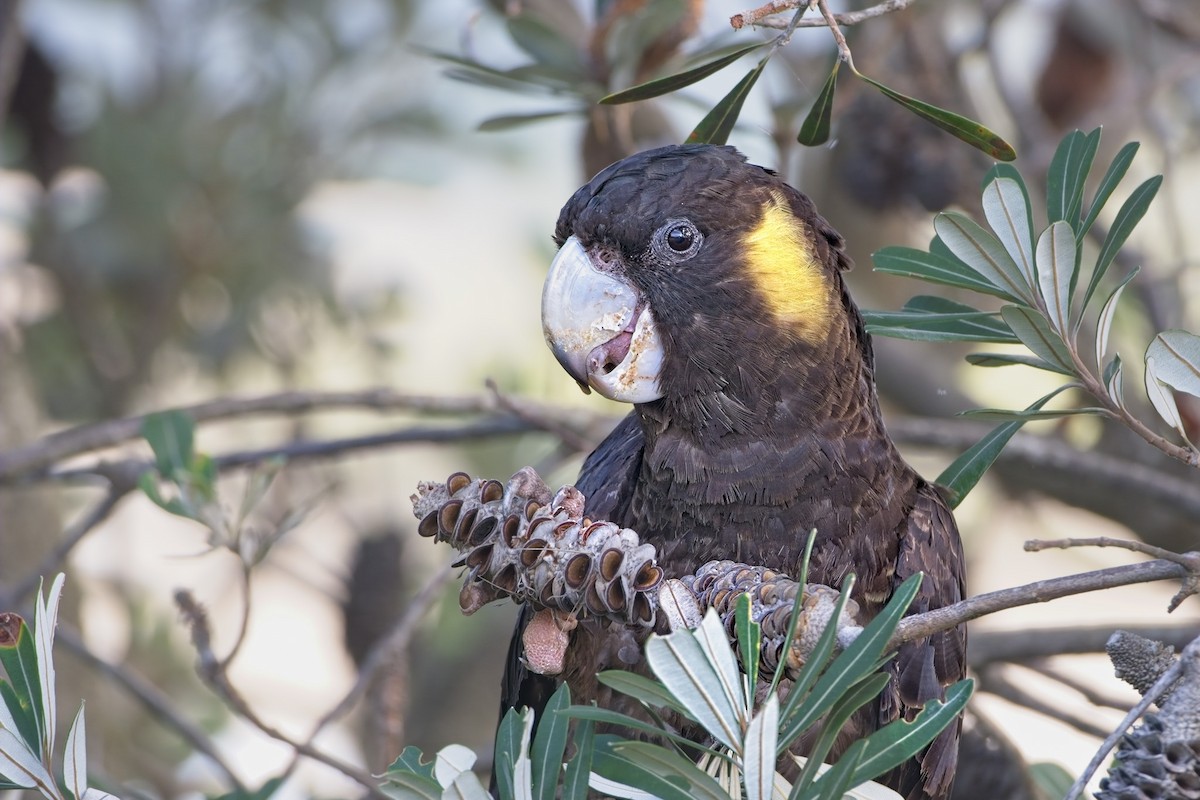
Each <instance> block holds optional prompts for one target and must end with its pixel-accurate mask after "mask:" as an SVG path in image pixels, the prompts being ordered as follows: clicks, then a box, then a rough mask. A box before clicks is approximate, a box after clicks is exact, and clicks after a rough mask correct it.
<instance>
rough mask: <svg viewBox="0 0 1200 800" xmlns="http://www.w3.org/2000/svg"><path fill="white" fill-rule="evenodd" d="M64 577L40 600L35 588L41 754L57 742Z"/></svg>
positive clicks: (34, 619) (60, 576) (34, 615)
mask: <svg viewBox="0 0 1200 800" xmlns="http://www.w3.org/2000/svg"><path fill="white" fill-rule="evenodd" d="M64 580H65V576H64V575H63V574H62V573H61V572H60V573H59V574H58V575H56V576H55V578H54V581H53V582H52V583H51V584H50V591H49V592H48V593H47V594H46V595H45V597H44V598H43V596H42V587H41V586H40V585H39V586H38V593H37V597H36V598H34V607H33V643H34V651H35V652H34V657H35V658H36V660H37V667H36V669H37V676H38V696H39V698H40V699H41V712H42V713H41V714H40V715H39V716H40V722H41V727H42V752H43V753H49V752H51V750H53V749H54V744H55V742H56V741H57V738H58V737H57V736H56V733H55V729H56V727H57V722H58V702H57V699H56V696H55V694H56V689H55V684H56V681H55V674H54V629H55V628H56V627H58V601H59V599H60V598H61V597H62V588H63V582H64Z"/></svg>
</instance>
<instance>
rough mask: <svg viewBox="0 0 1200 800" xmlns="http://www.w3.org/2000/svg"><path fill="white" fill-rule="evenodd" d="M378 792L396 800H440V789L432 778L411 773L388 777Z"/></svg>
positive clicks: (398, 773) (399, 773)
mask: <svg viewBox="0 0 1200 800" xmlns="http://www.w3.org/2000/svg"><path fill="white" fill-rule="evenodd" d="M379 788H380V791H382V792H383V793H384V794H386V795H387V796H388V797H394V798H396V800H441V798H442V791H443V790H442V787H441V785H439V784H438V782H437V781H435V780H434V779H433V778H426V777H424V776H422V775H417V774H416V773H412V772H397V773H395V774H394V775H389V776H388V778H387V783H385V784H383V785H382V786H380V787H379Z"/></svg>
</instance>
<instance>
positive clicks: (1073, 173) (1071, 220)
mask: <svg viewBox="0 0 1200 800" xmlns="http://www.w3.org/2000/svg"><path fill="white" fill-rule="evenodd" d="M1099 145H1100V129H1099V128H1097V129H1096V130H1094V131H1092V132H1091V133H1087V134H1085V133H1084V132H1083V131H1079V130H1076V131H1072V132H1071V133H1069V134H1068V135H1067V136H1065V137H1063V139H1062V141H1061V142H1059V144H1058V148H1057V149H1056V150H1055V151H1054V157H1053V158H1052V159H1051V161H1050V167H1049V169H1048V170H1047V172H1046V214H1047V216H1048V217H1049V218H1050V221H1051V222H1058V221H1060V220H1061V221H1065V222H1066V223H1067V224H1068V225H1070V226H1071V228H1072V233H1074V229H1075V227H1076V226H1077V225H1078V220H1079V210H1080V207H1081V205H1082V203H1083V187H1084V184H1085V183H1086V181H1087V176H1088V173H1089V172H1090V171H1091V168H1092V160H1093V159H1094V158H1095V157H1096V148H1097V147H1099Z"/></svg>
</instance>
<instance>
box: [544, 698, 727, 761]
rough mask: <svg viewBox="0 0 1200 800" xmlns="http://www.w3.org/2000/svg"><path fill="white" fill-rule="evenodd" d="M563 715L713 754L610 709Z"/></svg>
mask: <svg viewBox="0 0 1200 800" xmlns="http://www.w3.org/2000/svg"><path fill="white" fill-rule="evenodd" d="M564 713H566V715H567V716H569V717H572V718H574V719H583V720H587V721H588V722H600V723H604V724H606V725H616V726H620V727H622V728H632V729H633V730H638V731H642V732H644V733H649V734H653V735H654V736H655V737H661V738H664V739H670V740H671V741H673V742H675V743H677V744H680V745H682V746H684V747H688V748H691V749H693V750H707V751H709V752H715V751H713V750H710V749H709V748H706V747H703V746H701V745H698V744H696V743H695V742H693V741H692V740H691V739H688V738H687V737H686V736H682V735H680V734H678V733H675V732H673V731H671V730H668V729H666V728H663V727H660V726H658V725H654V724H653V723H650V722H646V721H645V720H640V719H638V718H637V717H631V716H629V715H628V714H622V713H621V712H620V711H612V710H610V709H607V708H599V707H597V706H571V707H570V708H569V709H568V710H567V711H566V712H564Z"/></svg>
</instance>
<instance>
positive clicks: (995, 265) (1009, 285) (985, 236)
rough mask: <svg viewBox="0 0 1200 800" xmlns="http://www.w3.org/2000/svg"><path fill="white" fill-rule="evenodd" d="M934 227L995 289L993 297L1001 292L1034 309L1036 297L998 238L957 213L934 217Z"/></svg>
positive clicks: (1003, 295) (965, 261)
mask: <svg viewBox="0 0 1200 800" xmlns="http://www.w3.org/2000/svg"><path fill="white" fill-rule="evenodd" d="M933 227H934V230H936V231H937V233H938V236H939V237H940V238H941V240H942V242H944V243H945V245H946V247H948V248H950V251H951V252H953V253H954V255H955V256H956V257H957V258H959V259H960V260H961V261H962V262H963V263H964V264H966V265H967V266H968V267H970V268H971V269H973V270H974V271H975V273H976V274H977V275H978V276H979V277H980V278H982V279H983V280H984V281H986V282H987V283H989V284H990V285H991V286H993V287H994V289H995V291H993V292H992V293H993V294H996V293H997V292H998V293H999V294H1000V296H1001V297H1005V298H1007V299H1009V300H1012V301H1013V302H1016V303H1023V304H1024V305H1033V296H1032V295H1031V294H1030V289H1029V286H1028V285H1027V284H1026V283H1025V279H1024V278H1023V277H1022V276H1021V270H1020V269H1018V268H1017V264H1016V262H1014V261H1013V260H1012V257H1011V256H1009V254H1008V253H1007V252H1006V251H1005V249H1004V247H1003V246H1002V245H1001V244H1000V242H999V241H997V240H996V237H995V236H992V234H990V233H988V232H987V231H986V230H985V229H984V228H983V227H982V226H980V225H979V224H978V223H977V222H975V220H973V219H971V218H969V217H965V216H963V215H962V214H958V213H955V212H942V213H941V214H938V215H937V216H936V217H934V220H933Z"/></svg>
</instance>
